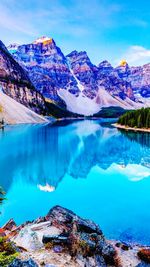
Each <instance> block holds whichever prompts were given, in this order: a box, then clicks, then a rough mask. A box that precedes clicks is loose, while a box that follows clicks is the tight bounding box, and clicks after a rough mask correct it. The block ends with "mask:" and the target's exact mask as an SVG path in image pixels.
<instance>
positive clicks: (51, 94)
mask: <svg viewBox="0 0 150 267" xmlns="http://www.w3.org/2000/svg"><path fill="white" fill-rule="evenodd" d="M12 48H13V52H12V50H11V49H12ZM8 49H10V52H11V53H12V55H13V57H14V59H15V60H16V61H17V62H18V63H19V64H20V65H21V66H22V67H23V68H24V70H25V71H26V72H27V73H28V75H29V78H30V80H31V82H32V83H33V85H34V86H35V88H36V90H37V91H39V92H40V93H41V94H42V95H43V97H44V98H48V99H50V100H52V101H55V103H57V104H58V105H59V106H60V107H63V108H66V109H67V110H68V111H70V112H73V113H77V114H79V115H80V114H82V115H85V116H89V115H93V114H94V113H97V112H99V111H100V110H101V109H102V108H103V107H109V106H118V107H121V108H124V109H137V108H141V107H142V106H149V105H150V97H149V96H150V89H149V88H150V82H149V83H148V84H147V80H150V79H149V77H150V67H149V66H147V74H146V75H147V76H146V75H145V72H144V71H143V70H142V67H129V65H128V64H127V62H126V61H124V60H123V61H122V63H121V64H120V65H119V66H118V67H116V68H113V67H112V66H111V64H110V63H109V62H108V61H106V60H104V61H103V62H101V63H100V64H99V65H98V66H96V65H94V64H93V63H92V62H91V61H90V58H89V57H88V55H87V52H86V51H81V52H77V51H76V50H74V51H72V52H71V53H69V54H68V55H67V56H65V55H64V54H63V52H62V51H61V49H60V48H59V47H58V46H57V45H56V43H55V41H54V40H53V38H48V37H42V38H39V39H37V40H35V41H34V42H33V43H31V44H24V45H19V46H18V45H16V46H15V49H14V47H13V46H9V47H8ZM145 68H146V67H145ZM137 80H138V81H139V82H138V81H137Z"/></svg>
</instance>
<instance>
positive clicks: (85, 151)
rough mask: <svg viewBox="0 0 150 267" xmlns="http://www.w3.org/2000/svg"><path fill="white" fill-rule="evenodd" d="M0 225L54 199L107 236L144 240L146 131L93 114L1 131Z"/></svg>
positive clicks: (148, 177) (147, 233) (149, 222)
mask: <svg viewBox="0 0 150 267" xmlns="http://www.w3.org/2000/svg"><path fill="white" fill-rule="evenodd" d="M0 185H1V186H2V187H3V188H4V190H5V192H6V197H7V200H6V201H5V202H4V204H3V205H2V206H1V208H0V209H1V212H2V214H1V216H0V221H1V222H0V224H1V225H2V224H3V223H5V222H6V221H7V220H8V219H10V218H14V220H15V221H16V222H17V224H20V223H22V222H24V221H26V220H32V219H35V218H37V217H38V216H44V215H46V214H47V213H48V211H49V209H50V208H51V207H53V206H54V205H62V206H63V207H66V208H69V209H71V210H73V211H74V212H75V213H77V214H78V215H80V216H82V217H84V218H89V219H92V220H94V221H95V222H96V223H98V224H99V225H100V227H101V229H102V230H103V232H104V234H105V235H106V237H107V238H112V239H119V240H122V241H131V242H137V243H142V244H149V245H150V238H149V237H150V134H148V133H132V132H130V133H126V132H121V131H119V130H117V129H116V128H113V127H112V126H110V125H109V124H108V123H104V122H103V123H102V122H101V121H98V120H95V121H94V120H83V121H72V122H69V121H65V122H60V123H57V124H54V125H52V126H50V125H32V126H31V125H22V126H9V127H6V128H5V131H3V132H2V131H0Z"/></svg>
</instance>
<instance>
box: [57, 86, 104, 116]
mask: <svg viewBox="0 0 150 267" xmlns="http://www.w3.org/2000/svg"><path fill="white" fill-rule="evenodd" d="M58 95H59V96H60V97H61V98H62V99H63V100H64V101H65V103H66V105H67V109H68V110H69V111H71V112H74V113H77V114H81V115H85V116H90V115H93V114H95V113H97V112H98V111H99V110H100V106H99V104H97V103H96V99H93V100H92V99H90V98H88V97H86V96H84V95H82V93H80V94H79V96H78V97H76V96H75V95H73V94H71V93H70V92H68V91H67V90H65V89H60V90H59V91H58Z"/></svg>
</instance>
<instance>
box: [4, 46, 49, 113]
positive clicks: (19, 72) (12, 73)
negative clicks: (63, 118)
mask: <svg viewBox="0 0 150 267" xmlns="http://www.w3.org/2000/svg"><path fill="white" fill-rule="evenodd" d="M0 89H2V90H3V92H4V93H6V94H7V95H8V96H10V97H12V98H13V99H15V100H16V101H18V102H20V103H21V104H23V105H25V106H26V107H28V108H30V109H32V110H34V111H35V112H37V113H40V114H44V113H45V112H46V107H45V101H44V98H43V97H42V95H41V94H39V93H38V92H37V91H36V89H35V88H34V86H33V85H32V83H31V81H30V79H29V78H28V74H27V73H26V72H25V70H24V69H23V68H22V67H21V66H20V65H19V64H18V63H17V62H16V61H15V60H14V58H13V57H12V56H11V54H10V53H9V52H8V50H7V48H6V47H5V46H4V44H3V43H2V42H1V41H0Z"/></svg>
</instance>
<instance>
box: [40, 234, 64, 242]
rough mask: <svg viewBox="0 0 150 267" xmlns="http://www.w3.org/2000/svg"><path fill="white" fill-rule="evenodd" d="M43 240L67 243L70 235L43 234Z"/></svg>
mask: <svg viewBox="0 0 150 267" xmlns="http://www.w3.org/2000/svg"><path fill="white" fill-rule="evenodd" d="M42 242H43V243H44V244H47V243H49V242H53V243H54V244H60V243H62V244H67V243H68V236H63V235H43V238H42Z"/></svg>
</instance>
